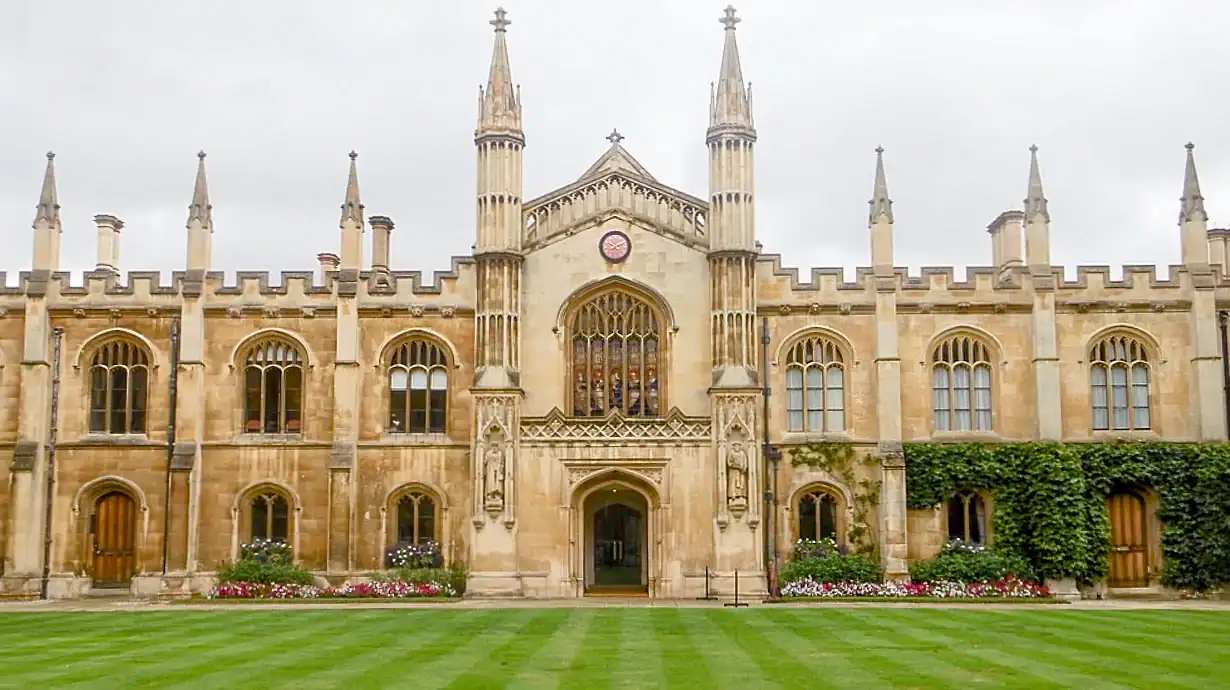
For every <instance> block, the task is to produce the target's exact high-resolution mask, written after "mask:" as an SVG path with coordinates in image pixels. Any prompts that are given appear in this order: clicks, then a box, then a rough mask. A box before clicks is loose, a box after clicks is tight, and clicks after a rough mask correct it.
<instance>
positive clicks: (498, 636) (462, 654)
mask: <svg viewBox="0 0 1230 690" xmlns="http://www.w3.org/2000/svg"><path fill="white" fill-rule="evenodd" d="M493 613H496V612H494V611H493ZM537 613H538V612H537V611H535V610H534V609H509V610H505V611H501V612H498V613H496V615H494V616H490V617H489V618H488V625H487V626H486V627H485V628H484V629H483V630H481V631H480V632H477V633H475V634H472V635H469V636H467V637H462V636H454V645H455V646H454V648H453V650H452V652H451V653H449V654H445V655H442V656H439V657H437V658H436V659H434V660H433V661H432V662H431V663H430V664H426V665H424V666H422V667H420V668H418V669H415V671H414V673H415V679H414V687H415V688H416V690H417V689H419V688H444V687H447V686H448V685H450V684H451V683H452V682H453V681H454V680H455V679H456V678H457V677H458V676H460V675H462V674H463V673H465V672H466V671H468V670H470V669H472V668H474V666H475V665H476V664H478V663H479V662H480V661H482V660H483V659H486V658H487V656H488V655H489V654H490V653H491V650H492V649H493V648H497V649H498V648H499V647H500V646H501V645H504V644H506V643H508V642H509V640H511V639H512V638H513V637H515V636H516V635H517V634H518V633H520V632H521V631H522V629H524V628H525V626H526V624H527V623H529V621H530V620H532V619H533V618H534V617H535V616H536V614H537ZM399 670H400V669H399ZM380 680H386V679H383V678H382V679H380ZM396 680H399V679H398V678H388V679H387V682H386V684H385V685H384V687H389V688H402V687H405V680H404V679H400V680H401V682H400V683H397V682H393V681H396ZM479 687H482V686H479Z"/></svg>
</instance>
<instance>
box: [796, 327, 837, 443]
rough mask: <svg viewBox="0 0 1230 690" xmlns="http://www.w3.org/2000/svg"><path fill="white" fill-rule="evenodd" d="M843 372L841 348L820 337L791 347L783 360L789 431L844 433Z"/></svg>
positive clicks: (805, 339)
mask: <svg viewBox="0 0 1230 690" xmlns="http://www.w3.org/2000/svg"><path fill="white" fill-rule="evenodd" d="M845 393H846V369H845V360H844V358H843V357H842V353H841V348H840V347H838V346H837V344H836V343H834V342H833V341H831V340H829V339H827V338H823V337H821V336H810V337H807V338H804V339H802V340H800V341H799V342H797V343H795V344H794V346H793V347H791V348H790V353H789V355H788V356H787V359H786V422H787V428H788V429H789V430H790V431H821V432H822V431H845V428H846V399H845Z"/></svg>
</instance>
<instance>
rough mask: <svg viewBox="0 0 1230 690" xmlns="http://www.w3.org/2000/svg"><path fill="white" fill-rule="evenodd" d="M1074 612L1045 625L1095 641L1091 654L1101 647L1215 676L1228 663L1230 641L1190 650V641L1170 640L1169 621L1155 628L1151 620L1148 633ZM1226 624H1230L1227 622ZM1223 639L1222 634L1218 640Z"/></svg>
mask: <svg viewBox="0 0 1230 690" xmlns="http://www.w3.org/2000/svg"><path fill="white" fill-rule="evenodd" d="M1074 613H1078V615H1077V616H1071V615H1069V616H1062V617H1059V618H1055V619H1051V620H1049V621H1047V623H1048V624H1049V626H1050V627H1051V628H1052V629H1056V628H1058V629H1062V630H1064V631H1067V632H1069V633H1072V635H1073V636H1076V637H1080V638H1081V639H1082V640H1083V641H1084V640H1091V639H1092V640H1096V642H1095V643H1094V647H1095V651H1100V650H1101V649H1102V648H1103V647H1108V646H1109V647H1114V648H1116V649H1118V650H1120V651H1122V652H1124V654H1126V655H1127V657H1128V658H1134V657H1136V656H1137V655H1144V656H1145V657H1147V658H1150V659H1153V660H1154V661H1155V662H1157V663H1154V664H1153V665H1158V664H1159V663H1160V664H1164V665H1167V666H1174V667H1179V668H1183V669H1185V670H1186V671H1188V672H1190V671H1191V670H1192V669H1196V668H1198V669H1202V670H1203V671H1205V672H1208V673H1215V672H1217V671H1218V670H1219V669H1220V667H1222V666H1224V665H1225V664H1226V663H1227V662H1230V653H1227V652H1226V651H1224V650H1225V649H1226V646H1225V644H1226V642H1228V641H1230V640H1227V639H1223V640H1221V641H1220V642H1213V641H1212V640H1201V644H1198V645H1197V646H1195V647H1194V648H1193V646H1192V641H1191V640H1184V641H1181V642H1176V641H1175V640H1174V639H1173V633H1172V630H1171V628H1170V627H1169V626H1170V625H1174V624H1175V623H1174V621H1170V622H1169V624H1168V625H1157V623H1158V621H1154V625H1153V626H1152V630H1149V629H1140V628H1130V627H1127V626H1124V625H1123V622H1122V621H1120V620H1117V617H1116V616H1113V615H1110V616H1108V615H1105V614H1103V615H1099V613H1101V612H1097V613H1095V612H1088V613H1086V612H1074ZM1106 613H1112V612H1106ZM1227 623H1230V620H1228V621H1227ZM1226 637H1227V636H1226V635H1225V634H1224V633H1223V634H1222V638H1226ZM1209 642H1213V644H1209Z"/></svg>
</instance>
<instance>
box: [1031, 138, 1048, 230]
mask: <svg viewBox="0 0 1230 690" xmlns="http://www.w3.org/2000/svg"><path fill="white" fill-rule="evenodd" d="M1039 213H1041V214H1042V215H1043V216H1044V217H1045V218H1046V219H1047V220H1048V221H1049V220H1050V219H1051V214H1050V211H1048V210H1047V207H1046V195H1045V194H1043V193H1042V173H1041V172H1040V171H1039V170H1038V147H1037V146H1030V147H1029V191H1028V192H1027V193H1026V195H1025V217H1026V218H1032V217H1034V215H1036V214H1039Z"/></svg>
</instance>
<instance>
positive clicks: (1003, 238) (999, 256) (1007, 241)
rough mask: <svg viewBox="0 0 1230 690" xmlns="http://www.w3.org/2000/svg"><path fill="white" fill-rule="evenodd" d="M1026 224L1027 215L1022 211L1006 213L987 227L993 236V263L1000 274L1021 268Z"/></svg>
mask: <svg viewBox="0 0 1230 690" xmlns="http://www.w3.org/2000/svg"><path fill="white" fill-rule="evenodd" d="M1024 224H1025V214H1024V213H1022V212H1021V211H1004V212H1003V213H1001V214H999V217H997V218H996V219H995V220H993V221H991V224H990V225H988V226H987V233H988V234H990V235H991V263H992V264H994V265H995V270H996V271H998V272H999V273H1003V272H1004V271H1005V270H1009V269H1014V268H1016V269H1019V268H1021V265H1022V262H1021V231H1022V229H1023V227H1024ZM997 275H998V274H997Z"/></svg>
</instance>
